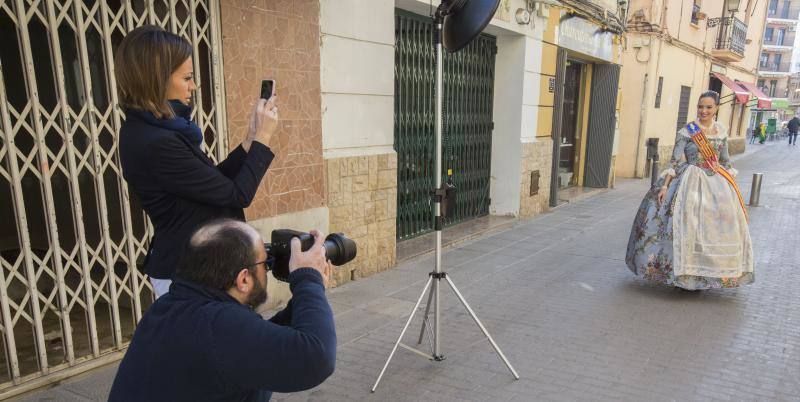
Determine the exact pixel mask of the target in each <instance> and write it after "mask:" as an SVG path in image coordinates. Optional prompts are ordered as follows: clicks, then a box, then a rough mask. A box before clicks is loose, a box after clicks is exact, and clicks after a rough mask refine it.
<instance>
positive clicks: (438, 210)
mask: <svg viewBox="0 0 800 402" xmlns="http://www.w3.org/2000/svg"><path fill="white" fill-rule="evenodd" d="M465 3H466V2H465V1H463V0H462V1H461V3H460V4H459V6H463V5H464V4H465ZM452 7H453V2H448V1H442V3H441V4H440V5H439V7H438V8H437V10H436V13H435V14H434V25H435V27H436V31H435V45H436V170H434V172H436V191H434V192H433V201H434V216H435V220H434V229H435V233H436V251H435V256H436V260H435V267H434V271H433V272H431V273H430V274H429V276H428V281H427V282H426V283H425V287H424V288H423V289H422V293H421V294H420V295H419V298H418V299H417V303H416V304H414V309H413V310H411V313H410V314H409V316H408V320H407V321H406V324H405V326H404V327H403V330H402V331H401V332H400V336H399V337H398V338H397V342H395V344H394V347H393V348H392V352H391V353H390V354H389V358H387V359H386V364H384V365H383V369H382V370H381V373H380V374H379V375H378V379H377V380H376V381H375V385H373V386H372V392H375V389H377V388H378V384H379V383H380V382H381V378H382V377H383V374H384V373H385V372H386V368H387V367H389V362H391V361H392V357H394V354H395V352H396V351H397V347H398V346H401V347H403V348H404V349H407V350H409V351H411V352H414V353H416V354H419V355H421V356H423V357H425V358H427V359H430V360H434V361H442V360H444V355H442V353H441V350H440V344H439V343H440V331H439V329H440V325H441V321H440V319H441V309H440V307H441V301H440V292H439V291H440V285H441V282H442V280H445V281H447V284H449V285H450V288H451V289H453V292H454V293H455V294H456V296H457V297H458V300H459V301H461V304H462V305H463V306H464V308H466V309H467V311H468V312H469V314H470V316H471V317H472V319H473V320H474V321H475V324H477V325H478V327H479V328H480V329H481V331H482V332H483V334H484V335H485V336H486V339H488V340H489V342H490V343H491V344H492V347H493V348H494V350H495V352H497V354H498V356H500V359H502V360H503V363H505V365H506V367H508V369H509V370H510V371H511V374H513V375H514V379H517V380H519V375H518V374H517V372H516V371H515V370H514V367H512V366H511V363H509V361H508V359H506V356H505V355H504V354H503V352H502V351H501V350H500V347H499V346H497V343H495V341H494V339H492V336H491V335H489V331H487V330H486V327H484V326H483V324H482V323H481V321H480V320H479V319H478V317H477V316H476V315H475V312H474V311H472V308H471V307H470V306H469V304H468V303H467V300H466V299H464V296H462V295H461V292H459V291H458V288H456V285H455V284H454V283H453V281H452V280H451V279H450V277H449V276H447V273H446V272H444V271H442V201H443V200H444V197H445V195H446V188H445V186H443V185H442V175H441V172H442V108H443V105H442V102H443V93H442V89H443V84H442V75H443V63H442V62H443V59H444V58H443V55H442V50H443V47H442V26H443V22H444V17H445V16H446V15H447V14H448V13H449V12H451V11H452ZM494 9H496V5H495V7H494ZM493 13H494V10H492V14H493ZM489 18H491V15H490V16H489ZM486 22H487V23H488V19H487V20H486ZM484 26H485V25H484ZM482 29H483V27H480V29H479V30H478V32H480V30H482ZM476 35H477V33H476ZM470 39H471V38H470ZM468 41H469V40H467V41H465V42H464V43H463V44H462V45H461V46H463V45H465V44H466V43H467V42H468ZM451 202H452V201H451ZM431 284H433V286H432V287H431ZM428 288H430V293H428V302H427V306H426V308H425V316H424V318H423V321H422V328H421V330H420V335H419V341H418V344H421V343H422V340H423V338H424V335H425V330H426V329H428V330H429V331H430V330H431V328H430V323H429V322H428V318H429V317H430V313H431V303H433V330H432V332H433V334H432V339H429V340H430V341H431V345H430V346H431V349H432V351H431V353H426V352H423V351H421V350H419V349H417V348H414V347H411V346H408V345H405V344H403V343H402V340H403V336H404V335H405V333H406V330H408V326H409V325H410V324H411V320H412V319H413V318H414V314H416V312H417V309H418V308H419V305H420V303H422V298H423V297H425V293H426V292H428ZM429 335H430V334H429Z"/></svg>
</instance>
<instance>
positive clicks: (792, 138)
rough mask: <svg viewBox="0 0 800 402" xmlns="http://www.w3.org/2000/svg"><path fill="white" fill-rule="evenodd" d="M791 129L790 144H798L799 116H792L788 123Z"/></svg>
mask: <svg viewBox="0 0 800 402" xmlns="http://www.w3.org/2000/svg"><path fill="white" fill-rule="evenodd" d="M786 126H787V128H788V129H789V145H795V146H796V145H797V131H798V130H800V119H798V118H797V116H794V117H792V119H791V120H789V124H787V125H786Z"/></svg>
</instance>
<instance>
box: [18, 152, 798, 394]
mask: <svg viewBox="0 0 800 402" xmlns="http://www.w3.org/2000/svg"><path fill="white" fill-rule="evenodd" d="M749 148H750V149H749V150H748V152H747V153H746V154H744V155H740V156H738V157H736V158H735V159H734V166H735V167H736V168H737V169H738V170H739V176H738V181H739V184H740V187H741V189H742V192H743V195H744V197H745V200H747V199H748V198H749V193H750V180H751V177H752V173H753V172H756V171H758V172H763V173H764V182H763V188H762V194H761V205H762V206H760V207H757V208H751V209H750V225H751V226H750V230H751V235H752V239H753V248H754V253H755V260H756V283H755V284H753V285H751V286H748V287H744V288H739V289H729V290H713V291H699V292H686V291H680V290H677V289H674V288H668V287H664V286H658V285H651V284H649V283H646V282H644V281H641V280H639V279H636V278H635V277H634V276H633V275H632V274H631V272H630V271H629V270H628V269H627V267H626V266H625V263H624V257H625V247H626V244H627V240H628V235H629V231H630V225H631V222H632V221H633V218H634V214H635V212H636V208H637V206H638V205H639V203H640V201H641V198H642V196H643V195H644V193H645V191H646V189H647V186H648V184H649V182H648V181H646V180H617V185H616V188H615V189H612V190H608V191H604V192H602V193H600V194H599V195H596V196H593V197H590V198H586V199H583V200H580V201H577V202H573V203H569V204H566V205H563V206H561V207H559V208H557V209H555V210H552V211H551V212H550V213H546V214H543V215H541V216H539V217H537V218H534V219H531V220H525V221H519V222H518V223H516V224H515V225H514V226H513V227H511V228H506V229H503V230H501V231H498V232H496V233H490V234H488V235H486V236H484V237H482V238H480V239H478V240H475V241H470V242H469V243H466V244H461V245H458V246H456V247H455V248H452V249H449V250H446V252H445V258H444V267H445V270H446V271H447V272H448V273H449V274H450V275H451V277H452V280H453V281H454V283H455V284H456V285H457V286H458V287H459V290H460V291H461V292H462V294H463V295H464V296H465V298H466V300H467V301H468V302H469V303H470V305H471V306H472V308H473V309H474V310H475V312H476V314H477V315H478V317H479V318H480V319H481V320H482V321H483V323H484V325H485V326H486V328H487V329H488V330H489V332H490V333H491V334H492V336H493V337H494V339H495V340H496V341H497V343H498V345H499V346H500V348H501V349H502V350H503V351H504V353H505V354H506V356H507V357H508V358H509V360H510V362H511V363H512V364H513V365H514V367H515V368H516V370H517V371H518V372H519V374H520V376H521V379H520V380H519V381H515V380H514V379H513V377H512V376H511V374H510V372H509V371H508V370H507V369H506V368H505V366H504V365H503V363H502V361H501V360H500V359H499V358H498V356H497V355H496V354H495V352H494V351H493V350H492V348H491V346H490V344H489V342H488V341H486V340H485V338H484V337H483V336H482V334H481V332H480V330H479V329H478V327H477V326H476V325H474V323H473V322H472V320H471V319H470V318H469V315H468V314H467V312H466V311H465V310H464V308H463V307H462V306H461V304H460V303H458V301H457V299H456V298H455V296H454V295H453V294H452V292H450V290H449V289H448V288H447V287H446V286H445V287H443V288H442V295H444V298H443V304H442V319H443V322H442V338H441V339H442V340H441V345H442V352H443V353H444V354H445V356H446V359H445V360H444V361H442V362H431V361H428V360H426V359H424V358H422V357H420V356H418V355H416V354H413V353H411V352H409V351H407V350H404V349H399V350H398V352H397V354H396V355H395V357H394V359H393V360H392V362H391V364H390V365H389V368H388V370H387V372H386V374H385V376H384V378H383V380H382V382H381V384H380V386H379V387H378V389H377V391H376V392H375V393H374V394H371V393H370V388H371V387H372V385H373V383H374V382H375V379H376V377H377V375H378V373H379V372H380V370H381V368H382V367H383V364H384V362H385V361H386V358H387V357H388V354H389V352H390V350H391V347H392V345H393V343H394V341H395V340H396V337H397V336H398V335H399V334H400V331H401V329H402V326H403V324H404V323H405V319H406V317H407V316H408V314H409V312H410V310H411V308H412V307H413V305H414V303H415V302H416V300H417V298H418V297H419V295H420V292H421V291H422V287H423V286H424V283H425V281H426V280H427V273H428V272H429V271H430V270H431V269H432V268H433V263H432V256H431V255H426V256H423V257H419V258H417V259H414V260H411V261H404V262H401V263H400V264H399V265H398V266H397V267H396V268H394V269H391V270H389V271H386V272H383V273H380V274H377V275H375V276H372V277H369V278H366V279H362V280H358V281H355V282H352V283H348V284H346V285H344V286H342V287H339V288H336V289H333V290H332V291H330V302H331V305H332V306H333V309H334V312H335V314H336V324H337V331H338V341H339V348H338V357H337V366H336V372H335V373H334V374H333V376H332V377H331V378H330V379H328V381H327V382H325V383H324V384H323V385H321V386H319V387H317V388H316V389H313V390H311V391H307V392H303V393H297V394H291V395H285V394H284V395H282V394H275V395H274V397H273V399H276V400H282V401H305V400H320V401H321V400H391V401H404V400H407V401H421V400H436V401H443V400H453V401H455V400H483V401H496V400H520V401H529V400H564V401H573V400H636V401H656V400H679V401H681V400H786V401H788V400H798V399H800V286H798V285H797V284H798V282H800V272H798V269H800V264H798V262H797V259H798V255H799V253H798V251H797V250H798V247H800V230H798V227H800V219H799V218H798V212H797V207H798V205H797V204H798V203H799V202H800V168H799V166H800V147H788V146H787V145H786V144H785V143H784V142H783V141H781V142H778V143H774V142H773V143H768V144H767V145H764V146H759V145H749ZM423 302H424V300H423ZM420 313H421V312H420ZM420 313H418V314H417V316H416V317H415V320H414V322H412V324H411V326H410V328H409V332H408V334H407V336H406V338H405V342H406V343H409V344H411V343H415V338H416V337H417V336H418V334H419V329H420V324H421V319H420V316H421V314H420ZM424 346H425V345H424V344H423V345H422V347H424ZM114 370H115V366H111V367H107V368H104V369H101V370H98V371H95V372H93V373H90V374H89V375H86V376H83V377H79V378H75V379H73V380H70V381H68V382H65V383H62V384H61V385H59V386H57V387H55V388H51V389H48V390H44V391H40V392H38V393H33V394H28V395H26V396H24V397H23V398H21V400H26V401H36V400H75V401H78V400H81V401H82V400H94V399H104V398H105V395H107V392H108V389H109V388H110V385H111V384H110V382H111V380H112V379H113V374H114Z"/></svg>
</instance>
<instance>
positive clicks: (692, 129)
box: [686, 122, 749, 220]
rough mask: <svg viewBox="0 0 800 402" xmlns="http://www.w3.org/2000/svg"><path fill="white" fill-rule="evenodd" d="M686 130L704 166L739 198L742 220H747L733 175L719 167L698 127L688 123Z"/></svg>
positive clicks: (711, 149) (716, 158)
mask: <svg viewBox="0 0 800 402" xmlns="http://www.w3.org/2000/svg"><path fill="white" fill-rule="evenodd" d="M686 129H687V130H688V131H689V134H690V135H691V138H692V141H694V143H695V144H696V145H697V148H698V149H699V150H700V154H702V155H703V158H705V160H706V165H707V166H708V167H709V168H710V169H711V170H713V171H714V172H715V173H719V175H720V176H722V177H723V178H724V179H725V180H726V181H727V182H728V183H730V185H731V187H732V188H733V190H734V191H735V192H736V196H737V197H738V198H739V205H741V207H742V212H744V218H745V219H747V220H749V218H748V216H747V208H746V207H745V204H744V198H742V192H741V191H739V185H738V184H736V180H734V178H733V175H731V173H730V172H728V170H727V169H725V168H724V167H722V166H720V165H719V157H718V156H717V153H716V152H715V151H714V148H713V147H712V146H711V143H709V142H708V138H706V135H705V134H704V133H703V130H701V129H700V127H698V125H697V124H696V123H694V122H692V123H689V124H688V125H687V126H686Z"/></svg>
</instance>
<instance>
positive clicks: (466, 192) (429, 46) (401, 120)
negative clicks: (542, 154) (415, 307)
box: [394, 10, 497, 239]
mask: <svg viewBox="0 0 800 402" xmlns="http://www.w3.org/2000/svg"><path fill="white" fill-rule="evenodd" d="M395 15H396V18H395V39H396V43H395V123H394V143H395V150H396V151H397V161H398V163H397V238H398V239H407V238H411V237H414V236H417V235H420V234H423V233H427V232H429V231H431V230H433V207H432V204H431V202H430V200H431V199H430V191H431V190H432V189H433V187H434V186H435V176H434V174H436V173H435V172H434V169H435V155H434V154H435V152H436V151H435V144H434V141H435V118H436V116H435V113H434V108H435V106H436V104H435V98H434V78H435V77H434V75H435V72H436V71H435V68H436V64H435V54H434V49H433V31H434V29H433V24H432V23H431V19H430V18H425V17H421V16H419V15H416V14H411V13H408V12H406V11H403V10H396V14H395ZM496 53H497V45H496V39H495V38H494V37H493V36H489V35H485V34H482V35H480V36H479V37H478V38H476V39H475V40H474V41H472V42H471V43H470V44H469V45H468V46H467V47H466V48H464V49H462V50H461V51H459V52H457V53H445V54H444V83H443V84H444V93H445V99H444V116H443V117H444V120H443V123H444V142H443V162H442V168H443V169H453V184H454V185H455V186H456V188H457V202H456V208H455V212H454V214H453V216H451V217H448V218H447V219H446V220H445V224H448V225H452V224H454V223H458V222H462V221H465V220H468V219H471V218H474V217H478V216H483V215H486V214H488V213H489V201H490V200H489V177H490V174H491V154H492V129H493V128H494V127H493V122H492V105H493V99H494V97H493V94H494V64H495V55H496ZM440 174H443V175H444V174H446V171H444V172H440ZM443 177H444V176H443ZM446 180H447V179H446V178H445V179H444V181H446Z"/></svg>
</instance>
